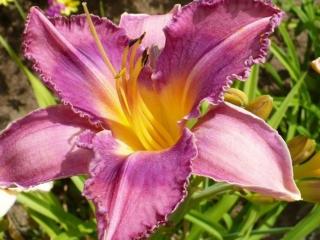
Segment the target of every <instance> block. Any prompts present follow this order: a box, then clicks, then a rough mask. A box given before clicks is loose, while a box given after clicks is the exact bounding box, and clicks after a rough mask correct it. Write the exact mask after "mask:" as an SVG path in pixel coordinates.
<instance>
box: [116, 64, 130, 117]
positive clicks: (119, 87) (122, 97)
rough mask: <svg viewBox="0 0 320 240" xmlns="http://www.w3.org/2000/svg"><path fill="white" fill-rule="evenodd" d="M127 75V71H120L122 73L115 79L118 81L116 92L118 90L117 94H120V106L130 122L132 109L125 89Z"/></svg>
mask: <svg viewBox="0 0 320 240" xmlns="http://www.w3.org/2000/svg"><path fill="white" fill-rule="evenodd" d="M125 74H126V69H125V68H124V69H122V70H121V71H120V73H119V74H118V75H117V76H116V77H115V80H116V90H117V94H118V97H119V101H120V104H121V108H122V109H123V111H124V114H125V115H126V117H127V119H128V120H129V119H130V115H131V113H130V107H129V105H128V102H127V98H126V93H125V91H124V89H123V81H122V80H123V75H125Z"/></svg>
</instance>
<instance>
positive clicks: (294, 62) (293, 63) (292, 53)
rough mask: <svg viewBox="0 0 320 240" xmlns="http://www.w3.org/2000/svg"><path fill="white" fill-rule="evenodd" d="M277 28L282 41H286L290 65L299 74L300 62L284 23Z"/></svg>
mask: <svg viewBox="0 0 320 240" xmlns="http://www.w3.org/2000/svg"><path fill="white" fill-rule="evenodd" d="M278 30H279V32H280V34H281V36H282V38H283V40H284V42H285V43H286V45H287V47H288V54H289V59H290V62H291V64H290V65H291V66H292V67H293V68H294V70H295V72H296V73H297V74H298V75H299V74H300V62H299V57H298V54H297V51H296V47H295V45H294V43H293V41H292V40H291V37H290V35H289V33H288V31H287V29H286V27H285V25H284V24H281V25H280V26H279V27H278Z"/></svg>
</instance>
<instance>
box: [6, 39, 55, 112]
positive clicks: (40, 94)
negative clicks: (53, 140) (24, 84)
mask: <svg viewBox="0 0 320 240" xmlns="http://www.w3.org/2000/svg"><path fill="white" fill-rule="evenodd" d="M0 45H1V46H2V47H3V48H4V49H5V50H6V51H7V53H8V54H9V56H10V57H11V59H12V60H13V61H15V63H16V64H17V65H18V67H19V68H20V70H21V71H22V72H23V73H24V74H25V76H26V77H27V78H28V80H29V82H30V84H31V87H32V90H33V93H34V95H35V98H36V100H37V103H38V105H39V106H40V107H47V106H51V105H55V104H56V100H55V98H54V97H53V96H52V94H51V92H50V91H49V90H48V89H47V88H46V87H45V86H44V85H43V84H42V82H41V81H40V80H39V78H37V77H36V76H35V75H34V74H33V73H32V72H30V70H29V69H28V68H27V67H26V66H25V65H24V64H23V63H22V61H21V59H20V58H19V56H18V55H17V54H16V53H15V51H14V50H13V49H12V47H11V46H10V45H9V44H8V42H7V41H6V40H5V39H4V38H3V37H2V36H1V35H0Z"/></svg>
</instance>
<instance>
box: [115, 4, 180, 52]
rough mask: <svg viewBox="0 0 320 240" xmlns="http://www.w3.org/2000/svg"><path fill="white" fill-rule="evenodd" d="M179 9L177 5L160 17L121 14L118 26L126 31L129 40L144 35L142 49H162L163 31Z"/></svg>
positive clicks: (164, 39) (163, 41)
mask: <svg viewBox="0 0 320 240" xmlns="http://www.w3.org/2000/svg"><path fill="white" fill-rule="evenodd" d="M180 7H181V6H180V5H178V4H177V5H175V6H174V7H173V9H172V10H171V11H170V12H168V13H167V14H161V15H149V14H132V13H123V14H122V15H121V19H120V23H119V26H120V27H121V28H123V29H125V30H126V33H127V35H128V36H129V37H130V38H138V37H140V36H141V35H142V34H143V33H146V36H145V37H144V39H143V42H142V44H143V46H144V47H151V46H153V45H154V46H157V47H158V48H159V49H162V48H163V47H164V44H165V41H166V38H165V35H164V31H163V29H164V28H165V26H167V25H168V23H169V22H170V21H171V20H172V18H173V15H174V14H176V13H177V12H178V11H179V9H180Z"/></svg>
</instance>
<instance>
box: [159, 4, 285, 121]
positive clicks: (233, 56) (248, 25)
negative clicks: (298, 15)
mask: <svg viewBox="0 0 320 240" xmlns="http://www.w3.org/2000/svg"><path fill="white" fill-rule="evenodd" d="M281 16H282V12H281V11H280V10H279V9H276V8H275V7H274V6H272V4H271V2H269V1H263V0H200V1H194V2H192V3H190V4H188V5H186V6H184V7H182V8H181V10H180V11H179V12H178V13H177V14H176V15H175V16H174V18H173V21H171V23H170V24H169V25H168V26H167V27H166V28H165V30H164V31H165V35H166V44H165V47H164V49H163V51H162V53H161V55H160V56H159V58H158V63H157V68H156V71H155V72H154V74H153V79H154V80H156V82H157V83H158V85H159V88H160V89H163V91H162V93H163V95H164V96H163V99H162V101H163V105H164V106H166V105H167V106H170V107H168V109H167V112H168V113H169V112H170V109H169V108H172V107H171V106H172V104H177V105H178V106H175V108H177V109H181V111H182V114H185V115H187V114H188V113H189V112H190V111H192V116H193V117H194V116H195V115H194V114H196V113H198V112H197V111H196V110H197V107H198V104H199V102H200V101H201V100H203V99H204V98H207V99H208V100H210V101H211V102H214V103H217V102H220V101H221V100H222V99H223V91H224V90H225V89H226V88H227V87H229V86H230V85H231V83H232V81H233V80H235V79H243V78H246V77H247V76H248V73H249V70H250V67H251V66H252V65H253V64H254V63H260V62H262V61H264V59H265V56H266V54H267V50H268V47H269V39H268V38H269V36H270V34H271V33H272V32H273V30H274V28H275V27H276V26H277V25H278V24H279V22H280V19H281ZM172 95H175V96H176V97H177V98H179V99H180V100H179V101H176V103H175V102H173V103H172ZM181 105H182V106H183V107H181ZM185 115H184V116H185Z"/></svg>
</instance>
